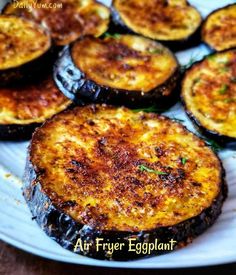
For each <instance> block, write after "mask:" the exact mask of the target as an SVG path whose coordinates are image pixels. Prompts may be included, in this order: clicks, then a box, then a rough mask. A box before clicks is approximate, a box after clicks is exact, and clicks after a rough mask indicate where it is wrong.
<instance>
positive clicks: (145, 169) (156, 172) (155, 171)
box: [138, 165, 168, 175]
mask: <svg viewBox="0 0 236 275" xmlns="http://www.w3.org/2000/svg"><path fill="white" fill-rule="evenodd" d="M138 169H139V170H140V171H142V172H143V171H146V172H149V173H154V174H156V175H168V173H166V172H162V171H157V170H153V169H151V168H148V167H147V166H145V165H139V166H138Z"/></svg>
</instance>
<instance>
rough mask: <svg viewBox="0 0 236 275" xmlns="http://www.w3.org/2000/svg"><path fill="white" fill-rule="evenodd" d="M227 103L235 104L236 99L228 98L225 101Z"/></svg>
mask: <svg viewBox="0 0 236 275" xmlns="http://www.w3.org/2000/svg"><path fill="white" fill-rule="evenodd" d="M223 101H224V102H225V103H233V102H235V99H234V98H226V99H224V100H223Z"/></svg>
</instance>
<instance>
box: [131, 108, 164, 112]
mask: <svg viewBox="0 0 236 275" xmlns="http://www.w3.org/2000/svg"><path fill="white" fill-rule="evenodd" d="M132 111H133V112H134V113H139V112H145V113H160V112H161V111H162V110H161V109H158V108H157V107H156V106H151V107H148V108H140V109H133V110H132Z"/></svg>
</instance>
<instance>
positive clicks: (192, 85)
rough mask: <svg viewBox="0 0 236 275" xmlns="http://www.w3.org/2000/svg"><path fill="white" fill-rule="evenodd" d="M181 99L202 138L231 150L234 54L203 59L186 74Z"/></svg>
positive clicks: (235, 110)
mask: <svg viewBox="0 0 236 275" xmlns="http://www.w3.org/2000/svg"><path fill="white" fill-rule="evenodd" d="M182 99H183V102H184V105H185V107H186V111H187V114H188V115H189V116H190V118H191V119H192V120H193V121H194V122H195V124H196V125H197V126H199V129H200V130H202V131H203V133H204V134H206V135H209V136H210V137H212V138H215V139H216V140H217V141H218V142H220V143H222V144H223V145H227V146H229V147H231V148H233V147H235V145H236V50H228V51H224V52H220V53H216V54H213V55H210V56H207V57H206V58H205V59H204V60H202V61H200V62H198V63H196V64H194V65H193V66H192V67H191V68H190V69H189V70H187V72H186V73H185V77H184V80H183V83H182Z"/></svg>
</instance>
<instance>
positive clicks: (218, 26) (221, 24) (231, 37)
mask: <svg viewBox="0 0 236 275" xmlns="http://www.w3.org/2000/svg"><path fill="white" fill-rule="evenodd" d="M222 18H223V20H222ZM201 36H202V40H203V41H204V42H205V43H206V44H207V45H208V46H209V47H210V48H211V49H212V50H214V51H223V50H227V49H231V48H235V47H236V4H232V5H228V6H226V7H223V8H220V9H218V10H214V11H213V12H212V13H210V14H209V15H208V16H207V18H206V19H205V21H204V23H203V26H202V30H201Z"/></svg>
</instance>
